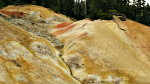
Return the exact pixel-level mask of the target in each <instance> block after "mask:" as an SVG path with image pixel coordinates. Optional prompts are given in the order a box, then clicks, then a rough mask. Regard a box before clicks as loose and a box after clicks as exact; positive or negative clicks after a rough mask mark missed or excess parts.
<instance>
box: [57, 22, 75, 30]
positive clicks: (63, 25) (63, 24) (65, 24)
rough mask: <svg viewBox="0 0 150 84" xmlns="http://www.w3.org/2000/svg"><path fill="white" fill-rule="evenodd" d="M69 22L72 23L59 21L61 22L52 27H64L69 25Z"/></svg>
mask: <svg viewBox="0 0 150 84" xmlns="http://www.w3.org/2000/svg"><path fill="white" fill-rule="evenodd" d="M70 24H72V23H69V22H63V23H61V24H58V25H56V26H54V28H56V29H59V28H64V27H67V26H69V25H70Z"/></svg>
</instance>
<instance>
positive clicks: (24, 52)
mask: <svg viewBox="0 0 150 84" xmlns="http://www.w3.org/2000/svg"><path fill="white" fill-rule="evenodd" d="M3 10H6V11H21V12H24V13H28V14H29V16H30V14H31V15H34V13H35V12H37V13H38V14H37V13H35V16H36V15H37V17H38V19H37V20H43V19H44V20H46V24H47V25H48V24H51V23H52V22H53V21H54V22H55V24H51V26H49V25H48V26H46V27H48V28H45V27H42V25H41V24H40V26H41V27H42V28H45V29H44V32H45V31H47V32H48V33H49V34H50V35H53V36H55V38H57V39H58V40H59V41H61V42H62V43H63V44H64V47H63V48H62V49H59V50H57V49H55V48H54V46H53V43H51V42H50V41H48V40H46V39H45V38H42V37H39V36H36V34H35V35H33V34H34V33H38V31H36V32H34V33H33V31H29V30H24V28H20V27H17V26H20V25H16V26H14V25H12V24H11V23H9V22H7V21H8V20H7V21H5V20H3V19H0V84H150V27H148V26H145V25H142V24H140V23H137V22H135V21H132V20H129V19H127V20H126V21H120V20H119V19H118V18H117V17H116V16H114V19H113V20H95V21H91V20H80V21H76V22H74V21H72V20H71V19H70V18H68V17H66V16H64V15H60V14H57V13H54V12H53V11H50V10H48V9H46V8H43V7H40V6H35V5H27V6H8V7H5V8H4V9H3ZM4 15H5V14H4ZM10 17H11V16H10ZM39 17H40V18H39ZM22 18H23V17H22ZM29 18H31V17H29ZM10 19H11V18H10ZM19 19H21V18H19ZM17 20H18V19H17ZM23 20H24V19H23ZM14 21H16V20H14ZM19 21H20V20H19ZM21 21H22V20H21ZM24 21H26V20H24ZM47 21H48V22H47ZM10 22H11V21H10ZM33 22H34V20H33ZM23 25H27V24H23ZM30 25H32V24H30ZM30 25H29V26H30ZM37 25H39V23H38V22H37V23H34V24H33V25H32V26H33V27H34V26H37ZM44 25H45V24H44ZM61 26H62V27H61ZM38 27H39V26H38ZM31 29H32V30H37V29H36V28H31ZM39 31H40V30H39ZM42 32H43V31H42ZM32 33H33V34H32ZM43 35H47V33H46V34H45V33H44V34H43Z"/></svg>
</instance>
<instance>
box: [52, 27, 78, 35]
mask: <svg viewBox="0 0 150 84" xmlns="http://www.w3.org/2000/svg"><path fill="white" fill-rule="evenodd" d="M75 26H76V24H73V25H70V26H68V27H66V28H65V29H63V30H58V31H56V32H54V33H53V35H54V36H58V35H62V34H63V33H65V32H67V31H69V30H71V29H72V28H73V27H75Z"/></svg>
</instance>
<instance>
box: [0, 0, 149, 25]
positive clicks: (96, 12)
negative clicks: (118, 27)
mask: <svg viewBox="0 0 150 84" xmlns="http://www.w3.org/2000/svg"><path fill="white" fill-rule="evenodd" d="M25 4H34V5H40V6H44V7H47V8H49V9H52V10H54V11H56V12H58V13H62V14H65V15H68V16H70V17H73V18H75V19H78V20H79V19H84V18H91V19H107V20H110V19H112V15H119V16H124V18H125V17H127V18H129V19H132V20H135V21H138V22H140V23H143V24H146V25H149V26H150V5H149V4H146V3H145V0H133V3H132V4H131V2H130V0H86V2H85V1H80V0H76V1H74V0H1V1H0V8H2V7H5V6H7V5H25ZM118 11H119V12H118Z"/></svg>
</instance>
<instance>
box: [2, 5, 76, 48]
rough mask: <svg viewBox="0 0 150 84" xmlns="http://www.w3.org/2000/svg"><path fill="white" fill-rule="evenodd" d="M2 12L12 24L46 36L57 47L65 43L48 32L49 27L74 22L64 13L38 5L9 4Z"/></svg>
mask: <svg viewBox="0 0 150 84" xmlns="http://www.w3.org/2000/svg"><path fill="white" fill-rule="evenodd" d="M0 14H2V16H3V17H4V16H5V17H4V19H5V20H7V21H9V22H11V23H12V24H15V25H17V26H20V27H21V28H23V29H25V30H26V31H29V32H32V33H33V34H35V35H37V36H41V37H44V38H46V39H47V40H48V41H50V42H51V43H52V45H54V47H55V48H62V47H63V44H62V43H61V42H59V41H58V40H57V39H55V38H54V37H53V36H51V35H50V34H49V33H48V32H47V30H48V28H51V27H52V26H53V25H57V24H60V23H62V22H73V21H72V20H71V19H70V18H68V17H66V16H64V15H61V14H57V13H55V12H53V11H51V10H48V9H46V8H44V7H41V6H36V5H25V6H13V5H12V6H8V7H5V8H3V9H1V10H0Z"/></svg>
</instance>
